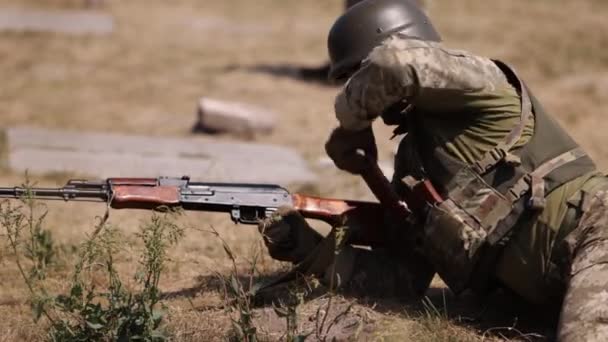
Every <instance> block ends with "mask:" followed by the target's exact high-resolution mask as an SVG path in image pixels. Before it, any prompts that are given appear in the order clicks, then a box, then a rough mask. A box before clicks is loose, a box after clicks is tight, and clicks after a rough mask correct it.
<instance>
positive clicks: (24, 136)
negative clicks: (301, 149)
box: [0, 127, 317, 185]
mask: <svg viewBox="0 0 608 342" xmlns="http://www.w3.org/2000/svg"><path fill="white" fill-rule="evenodd" d="M0 136H1V135H0ZM4 136H5V139H6V143H5V144H6V146H7V147H5V150H7V153H6V154H7V156H6V159H7V160H6V162H5V163H4V164H5V165H6V166H8V168H10V169H12V170H15V171H24V170H29V171H30V172H34V173H46V172H61V171H71V172H76V173H79V174H84V175H90V176H93V177H104V178H105V177H157V176H175V177H179V176H183V175H188V176H190V177H191V178H192V179H194V180H200V181H210V182H257V183H276V184H282V185H287V184H294V183H297V184H313V183H315V182H316V180H317V176H316V175H315V174H314V173H313V172H312V171H311V170H310V168H309V166H308V165H307V163H306V161H305V160H304V159H303V158H302V157H301V156H300V155H299V154H298V153H297V152H296V151H295V150H293V149H290V148H286V147H282V146H274V145H268V144H254V143H240V142H218V141H213V140H211V139H201V138H196V139H194V138H165V137H163V138H159V137H148V136H129V135H121V134H110V133H79V132H72V131H61V130H46V129H39V128H27V127H25V128H24V127H21V128H8V129H6V130H5V131H4ZM0 145H1V144H0Z"/></svg>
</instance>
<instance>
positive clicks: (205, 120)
mask: <svg viewBox="0 0 608 342" xmlns="http://www.w3.org/2000/svg"><path fill="white" fill-rule="evenodd" d="M197 115H198V122H197V123H196V124H195V126H194V129H193V130H194V131H195V132H196V131H202V132H218V133H221V132H229V133H236V134H241V135H246V136H253V135H254V134H255V133H269V132H271V131H272V130H273V128H274V126H275V117H276V115H275V114H274V113H271V112H270V111H268V110H265V109H263V108H259V107H255V106H252V105H248V104H243V103H238V102H226V101H221V100H216V99H210V98H206V97H204V98H202V99H200V101H199V104H198V110H197Z"/></svg>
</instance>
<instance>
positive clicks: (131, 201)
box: [110, 180, 180, 209]
mask: <svg viewBox="0 0 608 342" xmlns="http://www.w3.org/2000/svg"><path fill="white" fill-rule="evenodd" d="M155 182H156V180H155ZM155 184H156V183H155ZM112 195H113V197H112V203H110V205H111V207H112V208H116V209H127V208H133V209H155V208H158V207H160V206H169V207H171V206H176V205H179V204H180V192H179V188H178V187H176V186H158V185H155V186H148V185H115V186H112Z"/></svg>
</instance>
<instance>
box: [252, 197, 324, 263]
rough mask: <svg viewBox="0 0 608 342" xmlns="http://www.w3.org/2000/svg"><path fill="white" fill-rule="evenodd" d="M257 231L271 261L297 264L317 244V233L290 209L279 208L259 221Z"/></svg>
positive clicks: (319, 236) (318, 237)
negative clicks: (261, 237)
mask: <svg viewBox="0 0 608 342" xmlns="http://www.w3.org/2000/svg"><path fill="white" fill-rule="evenodd" d="M258 230H259V231H260V233H261V234H262V236H263V239H264V244H265V245H266V248H268V253H269V254H270V256H271V257H272V258H273V259H276V260H280V261H290V262H293V263H298V262H300V261H302V260H303V259H304V258H305V257H306V256H307V255H308V253H309V252H310V251H311V250H312V249H313V248H314V247H315V246H316V245H317V244H318V243H319V241H320V240H321V238H322V237H321V235H320V234H319V233H317V232H316V231H315V230H314V229H312V227H310V225H308V223H307V222H306V220H305V219H304V217H303V216H302V215H301V214H300V213H299V212H298V211H297V210H295V209H294V208H292V207H287V206H283V207H279V208H278V209H277V211H275V212H274V213H272V214H271V215H270V217H267V218H265V219H263V220H261V221H260V223H259V224H258Z"/></svg>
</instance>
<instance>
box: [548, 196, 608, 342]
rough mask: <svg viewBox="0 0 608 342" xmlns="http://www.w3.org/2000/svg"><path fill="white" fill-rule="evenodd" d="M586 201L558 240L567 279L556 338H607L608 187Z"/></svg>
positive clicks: (594, 339) (601, 339)
mask: <svg viewBox="0 0 608 342" xmlns="http://www.w3.org/2000/svg"><path fill="white" fill-rule="evenodd" d="M588 202H589V203H587V204H586V205H585V207H586V208H584V211H585V212H584V214H583V216H582V218H581V219H580V222H579V224H578V226H577V228H576V229H575V230H573V231H572V232H571V233H570V234H569V235H568V236H567V237H566V238H565V239H564V241H563V242H562V247H563V250H564V253H563V256H564V257H565V260H564V261H565V267H564V269H565V270H566V272H567V274H565V275H564V276H565V278H566V279H569V281H568V289H567V291H566V295H565V298H564V305H563V307H562V311H561V317H560V324H559V330H558V340H559V341H606V340H607V339H608V287H607V286H606V285H607V284H608V191H599V192H597V193H596V194H595V196H594V197H593V198H592V199H591V200H589V201H588Z"/></svg>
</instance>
